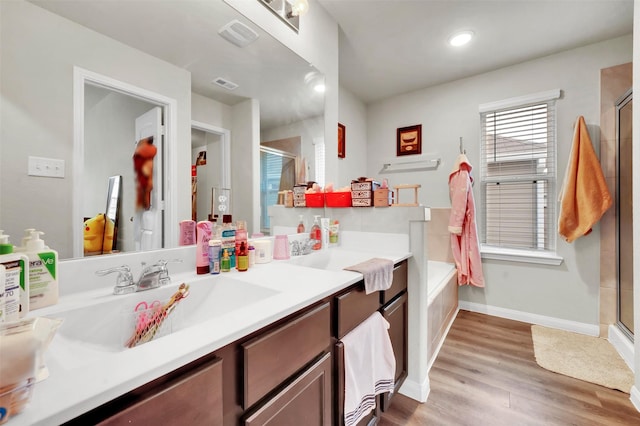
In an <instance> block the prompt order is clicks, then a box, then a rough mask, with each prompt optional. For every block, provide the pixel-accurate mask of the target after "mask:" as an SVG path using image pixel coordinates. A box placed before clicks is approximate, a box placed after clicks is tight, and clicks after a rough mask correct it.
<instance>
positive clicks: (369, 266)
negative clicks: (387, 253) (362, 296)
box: [344, 257, 393, 294]
mask: <svg viewBox="0 0 640 426" xmlns="http://www.w3.org/2000/svg"><path fill="white" fill-rule="evenodd" d="M344 269H345V270H347V271H355V272H360V273H361V274H362V275H364V290H365V293H366V294H370V293H373V292H374V291H378V290H387V289H388V288H389V287H391V284H392V283H393V261H392V260H389V259H381V258H379V257H374V258H372V259H369V260H366V261H364V262H362V263H358V264H357V265H353V266H347V267H346V268H344Z"/></svg>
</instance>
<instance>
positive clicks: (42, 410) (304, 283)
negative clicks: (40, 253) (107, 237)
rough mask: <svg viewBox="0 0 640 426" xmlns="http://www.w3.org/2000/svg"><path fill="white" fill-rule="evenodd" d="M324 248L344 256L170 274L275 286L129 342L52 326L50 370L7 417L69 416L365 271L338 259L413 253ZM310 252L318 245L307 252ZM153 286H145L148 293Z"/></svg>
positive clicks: (93, 296)
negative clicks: (100, 340) (96, 339)
mask: <svg viewBox="0 0 640 426" xmlns="http://www.w3.org/2000/svg"><path fill="white" fill-rule="evenodd" d="M327 251H328V252H331V251H334V252H333V253H331V255H332V256H333V258H339V259H342V262H348V263H345V264H343V265H337V264H336V263H335V261H334V263H333V264H332V265H331V268H332V269H331V270H322V269H313V268H309V267H304V266H297V265H295V264H293V263H292V262H294V261H295V260H297V258H292V259H293V260H292V261H272V262H270V263H266V264H256V265H255V266H254V267H253V268H251V269H250V270H249V271H247V272H238V271H231V272H229V273H222V274H220V275H215V276H211V275H196V274H195V272H193V273H182V274H176V275H175V276H172V281H173V282H186V283H194V282H196V281H198V280H201V279H214V280H225V279H227V278H233V279H235V280H240V281H243V282H246V283H250V284H255V285H258V286H261V287H265V288H268V289H271V290H274V291H276V292H277V293H275V294H274V295H273V296H270V297H267V298H265V299H263V300H260V301H258V302H255V303H253V304H250V305H247V306H245V307H242V308H239V309H236V310H233V311H231V312H228V313H226V314H223V315H220V316H217V317H216V318H214V319H211V320H207V321H203V322H201V323H199V324H195V325H193V326H189V327H187V328H184V329H181V330H179V331H176V332H174V333H172V334H169V335H166V336H164V337H160V338H158V339H157V340H154V341H151V342H149V343H145V344H142V345H140V346H138V347H135V348H132V349H124V350H122V351H115V350H112V351H109V350H105V349H99V348H96V347H92V346H91V345H86V344H83V343H82V342H80V341H77V340H76V341H73V340H70V339H68V338H66V337H65V335H64V333H57V334H56V336H55V337H54V339H53V341H52V343H51V345H50V347H49V349H48V350H47V352H46V354H45V362H46V365H47V367H48V369H49V372H50V376H49V377H48V378H47V379H46V380H44V381H42V382H40V383H37V384H36V385H35V387H34V392H33V396H32V399H31V401H30V403H29V404H28V405H27V407H26V408H25V410H24V411H23V412H22V413H21V414H19V415H16V416H15V417H12V418H11V419H10V420H9V424H10V425H51V424H60V423H63V422H65V421H68V420H71V419H73V418H75V417H77V416H79V415H81V414H83V413H85V412H87V411H89V410H91V409H93V408H95V407H98V406H100V405H102V404H104V403H106V402H108V401H111V400H112V399H114V398H116V397H118V396H120V395H122V394H124V393H126V392H129V391H131V390H133V389H135V388H137V387H139V386H141V385H143V384H145V383H148V382H150V381H152V380H154V379H156V378H158V377H161V376H162V375H164V374H167V373H169V372H171V371H173V370H175V369H176V368H178V367H180V366H182V365H185V364H187V363H189V362H191V361H194V360H196V359H198V358H200V357H202V356H204V355H207V354H209V353H211V352H213V351H215V350H217V349H219V348H221V347H223V346H225V345H227V344H229V343H231V342H234V341H236V340H238V339H240V338H242V337H244V336H247V335H248V334H250V333H252V332H254V331H256V330H259V329H260V328H262V327H264V326H266V325H268V324H270V323H272V322H274V321H277V320H279V319H281V318H284V317H285V316H287V315H289V314H291V313H294V312H296V311H298V310H300V309H302V308H304V307H306V306H309V305H310V304H313V303H314V302H317V301H319V300H321V299H323V298H324V297H326V296H328V295H331V294H333V293H335V292H337V291H340V290H341V289H344V288H346V287H348V286H349V285H351V284H354V283H356V282H358V281H359V280H360V279H361V278H362V275H361V274H359V273H356V272H351V271H345V270H342V267H346V266H350V265H352V264H354V263H358V262H361V261H364V260H367V259H369V258H372V257H380V258H387V259H391V260H392V261H393V262H394V263H397V262H399V261H402V260H404V259H407V258H409V257H411V253H409V252H407V251H404V250H397V251H395V252H393V253H389V252H387V253H385V252H383V251H380V252H373V251H368V252H367V251H353V250H346V249H343V248H330V249H328V250H324V251H321V252H319V253H317V254H319V255H322V253H323V252H325V253H326V252H327ZM314 255H316V253H312V254H310V255H308V256H314ZM335 255H339V256H335ZM308 256H302V258H306V257H308ZM305 260H306V259H305ZM114 279H115V278H114ZM213 284H214V285H215V283H214V282H213ZM110 291H111V289H105V288H103V289H101V290H94V291H92V292H85V293H83V294H71V295H68V296H64V297H61V298H60V302H59V303H58V304H57V305H56V306H52V307H49V308H44V309H41V310H38V311H35V312H32V313H31V314H30V316H50V317H55V316H56V315H55V314H56V312H61V311H62V310H65V309H69V308H71V307H74V306H77V305H78V304H79V303H86V302H84V301H86V300H94V301H95V300H98V299H100V300H104V298H118V297H123V296H114V295H111V294H109V293H110ZM154 291H156V290H150V291H148V292H144V293H145V294H149V295H150V298H153V295H152V293H153V292H154ZM136 294H142V293H136ZM187 301H188V298H187V299H185V302H184V303H185V305H186V302H187ZM89 303H91V302H89Z"/></svg>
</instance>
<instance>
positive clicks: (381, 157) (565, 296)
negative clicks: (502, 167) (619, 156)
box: [367, 36, 632, 325]
mask: <svg viewBox="0 0 640 426" xmlns="http://www.w3.org/2000/svg"><path fill="white" fill-rule="evenodd" d="M631 58H632V37H631V36H626V37H621V38H617V39H613V40H609V41H606V42H602V43H598V44H593V45H589V46H586V47H583V48H579V49H573V50H569V51H565V52H562V53H559V54H556V55H552V56H548V57H545V58H541V59H537V60H533V61H529V62H525V63H522V64H519V65H515V66H511V67H507V68H503V69H500V70H497V71H493V72H488V73H485V74H481V75H477V76H474V77H471V78H467V79H463V80H459V81H455V82H452V83H447V84H442V85H438V86H434V87H431V88H427V89H424V90H420V91H416V92H412V93H408V94H405V95H401V96H397V97H393V98H390V99H387V100H383V101H380V102H377V103H374V104H371V105H369V107H368V116H367V136H368V145H367V151H368V157H367V175H368V176H378V172H379V171H380V169H381V166H382V164H383V163H384V162H385V161H386V160H387V159H390V158H394V157H395V152H396V129H397V128H398V127H403V126H408V125H414V124H422V151H423V153H424V154H435V155H437V156H438V157H441V158H442V161H443V163H442V165H441V166H440V167H439V168H438V169H437V170H435V171H431V170H430V171H421V172H409V173H407V172H405V173H397V174H386V175H384V176H385V177H388V178H389V181H390V184H391V185H393V184H400V183H419V184H421V185H422V187H421V189H420V202H421V203H422V204H424V205H427V206H431V207H449V206H450V202H449V194H448V184H447V182H448V173H449V171H450V169H451V167H452V163H453V162H454V161H455V159H456V157H457V155H458V152H459V151H458V149H459V145H458V138H459V137H461V136H462V137H463V141H464V146H465V149H466V151H467V156H468V157H469V159H470V161H471V163H472V164H474V165H477V164H478V160H479V150H480V145H479V131H480V119H479V114H478V105H479V104H481V103H485V102H490V101H496V100H501V99H506V98H510V97H515V96H520V95H526V94H530V93H535V92H540V91H545V90H549V89H555V88H559V89H562V91H563V96H562V98H561V99H560V100H558V102H557V134H558V180H559V181H561V180H562V177H563V176H564V171H565V166H566V163H567V160H568V156H569V150H570V146H571V139H572V134H573V133H572V132H573V123H574V122H575V120H576V118H577V117H578V116H579V115H583V116H584V117H585V120H586V122H587V124H589V125H595V126H598V125H599V120H600V102H599V92H600V82H599V76H600V69H601V68H605V67H609V66H613V65H617V64H621V63H626V62H629V61H630V60H631ZM592 129H593V128H592ZM591 136H592V138H593V141H594V144H595V145H596V147H599V132H592V135H591ZM476 174H477V170H476ZM474 196H475V199H476V204H478V202H479V200H480V194H479V185H476V186H475V188H474ZM599 237H600V232H599V228H598V226H596V227H595V229H594V232H593V233H592V234H590V235H589V236H586V237H583V238H580V239H578V240H577V241H576V242H575V243H573V244H568V243H566V242H564V241H558V243H557V252H558V254H559V255H560V256H562V257H563V258H564V263H563V264H562V265H561V266H558V267H553V266H534V265H531V264H526V263H512V262H504V261H484V262H483V269H484V274H485V279H486V288H485V289H477V288H469V287H463V288H461V289H460V299H461V300H462V301H467V302H474V303H479V304H482V305H488V306H493V307H498V308H504V309H512V310H516V311H522V312H528V313H533V314H538V315H543V316H549V317H553V318H559V319H564V320H568V321H575V322H578V323H583V324H590V325H596V324H598V320H599V316H598V312H599V302H598V297H599V283H600V270H599V262H600V260H599V257H600V242H599Z"/></svg>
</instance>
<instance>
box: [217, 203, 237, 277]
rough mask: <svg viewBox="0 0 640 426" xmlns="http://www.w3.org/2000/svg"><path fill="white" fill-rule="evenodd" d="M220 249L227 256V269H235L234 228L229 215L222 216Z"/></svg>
mask: <svg viewBox="0 0 640 426" xmlns="http://www.w3.org/2000/svg"><path fill="white" fill-rule="evenodd" d="M220 240H221V241H222V249H223V250H226V251H227V255H228V256H229V267H231V268H235V267H236V227H235V225H234V224H233V219H232V217H231V215H230V214H225V215H223V216H222V230H221V232H220Z"/></svg>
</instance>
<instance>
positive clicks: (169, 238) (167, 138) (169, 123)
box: [71, 66, 178, 257]
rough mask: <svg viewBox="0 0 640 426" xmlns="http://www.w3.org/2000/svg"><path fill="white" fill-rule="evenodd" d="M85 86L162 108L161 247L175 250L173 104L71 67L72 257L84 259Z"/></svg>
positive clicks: (174, 131)
mask: <svg viewBox="0 0 640 426" xmlns="http://www.w3.org/2000/svg"><path fill="white" fill-rule="evenodd" d="M85 84H90V85H93V86H98V87H102V88H104V89H108V90H112V91H114V92H119V93H122V94H125V95H127V96H131V97H134V98H138V99H141V100H144V101H146V102H149V103H152V104H155V105H157V106H159V107H162V116H163V122H164V146H165V155H164V159H163V168H164V171H165V173H164V179H163V180H164V205H163V206H161V207H162V208H163V209H164V217H165V220H164V229H163V238H164V246H165V248H168V247H176V245H177V234H178V233H177V230H176V228H175V226H173V225H174V224H175V223H177V216H178V208H177V205H176V203H175V202H174V201H173V198H174V197H175V196H176V195H175V194H177V191H178V187H177V181H178V179H177V175H178V162H177V157H178V155H177V154H178V148H177V141H178V138H177V128H178V126H177V111H178V108H177V101H176V100H175V99H172V98H169V97H167V96H164V95H161V94H159V93H156V92H152V91H150V90H146V89H143V88H140V87H137V86H135V85H132V84H129V83H125V82H123V81H119V80H116V79H114V78H111V77H107V76H105V75H102V74H98V73H96V72H93V71H89V70H86V69H84V68H81V67H78V66H74V67H73V182H72V187H73V193H74V196H73V206H72V209H73V212H72V215H71V220H72V229H73V245H72V246H73V257H83V256H84V243H83V239H84V235H83V234H84V232H83V228H82V226H80V224H81V223H82V222H83V217H84V216H83V215H82V202H81V200H80V196H79V195H78V194H81V193H82V191H81V182H82V177H83V175H84V169H85V167H84V145H85V140H84V108H85V98H84V87H85Z"/></svg>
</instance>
